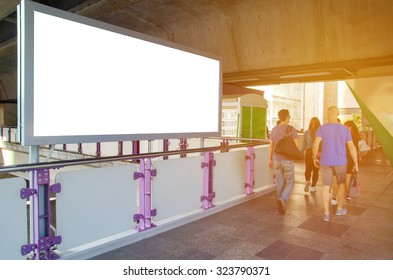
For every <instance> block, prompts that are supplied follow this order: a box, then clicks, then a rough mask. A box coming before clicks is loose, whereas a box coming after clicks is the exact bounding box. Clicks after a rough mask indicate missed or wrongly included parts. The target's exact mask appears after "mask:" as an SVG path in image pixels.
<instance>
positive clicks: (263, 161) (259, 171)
mask: <svg viewBox="0 0 393 280" xmlns="http://www.w3.org/2000/svg"><path fill="white" fill-rule="evenodd" d="M254 178H255V187H254V188H259V187H263V186H266V185H271V184H272V183H273V169H270V168H269V146H262V147H258V148H256V149H255V165H254Z"/></svg>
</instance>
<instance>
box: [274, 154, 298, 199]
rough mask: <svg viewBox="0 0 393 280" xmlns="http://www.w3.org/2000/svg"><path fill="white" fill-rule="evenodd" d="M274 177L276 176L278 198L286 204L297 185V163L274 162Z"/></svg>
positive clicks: (289, 161) (287, 161) (288, 161)
mask: <svg viewBox="0 0 393 280" xmlns="http://www.w3.org/2000/svg"><path fill="white" fill-rule="evenodd" d="M274 175H276V186H277V189H276V198H277V199H279V198H280V197H281V198H282V199H284V201H285V202H287V201H288V198H289V195H290V194H291V192H292V189H293V187H294V185H295V163H294V161H293V160H276V159H275V160H274Z"/></svg>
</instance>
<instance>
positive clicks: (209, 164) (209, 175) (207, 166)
mask: <svg viewBox="0 0 393 280" xmlns="http://www.w3.org/2000/svg"><path fill="white" fill-rule="evenodd" d="M214 166H216V161H215V160H214V153H212V152H206V153H204V162H202V163H201V168H203V169H204V172H203V195H202V196H201V202H202V208H203V209H204V210H206V209H209V208H212V207H214V205H213V198H215V197H216V194H215V192H213V170H214V168H213V167H214Z"/></svg>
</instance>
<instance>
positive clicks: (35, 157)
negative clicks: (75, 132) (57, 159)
mask: <svg viewBox="0 0 393 280" xmlns="http://www.w3.org/2000/svg"><path fill="white" fill-rule="evenodd" d="M39 161H40V155H39V146H29V163H38V162H39ZM34 173H35V172H34V171H31V172H30V173H29V183H30V185H29V187H30V188H33V187H34V186H35V185H36V184H35V180H36V178H35V176H34ZM37 191H38V190H37ZM38 206H39V205H38V199H37V196H35V195H34V196H32V197H31V198H30V243H31V244H37V243H38V239H39V225H38V223H39V222H38V220H39V217H38ZM35 258H36V259H38V258H39V250H38V248H36V249H35Z"/></svg>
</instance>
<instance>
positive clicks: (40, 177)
mask: <svg viewBox="0 0 393 280" xmlns="http://www.w3.org/2000/svg"><path fill="white" fill-rule="evenodd" d="M49 178H50V175H49V169H39V170H37V184H38V185H47V184H49V180H50V179H49Z"/></svg>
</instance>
